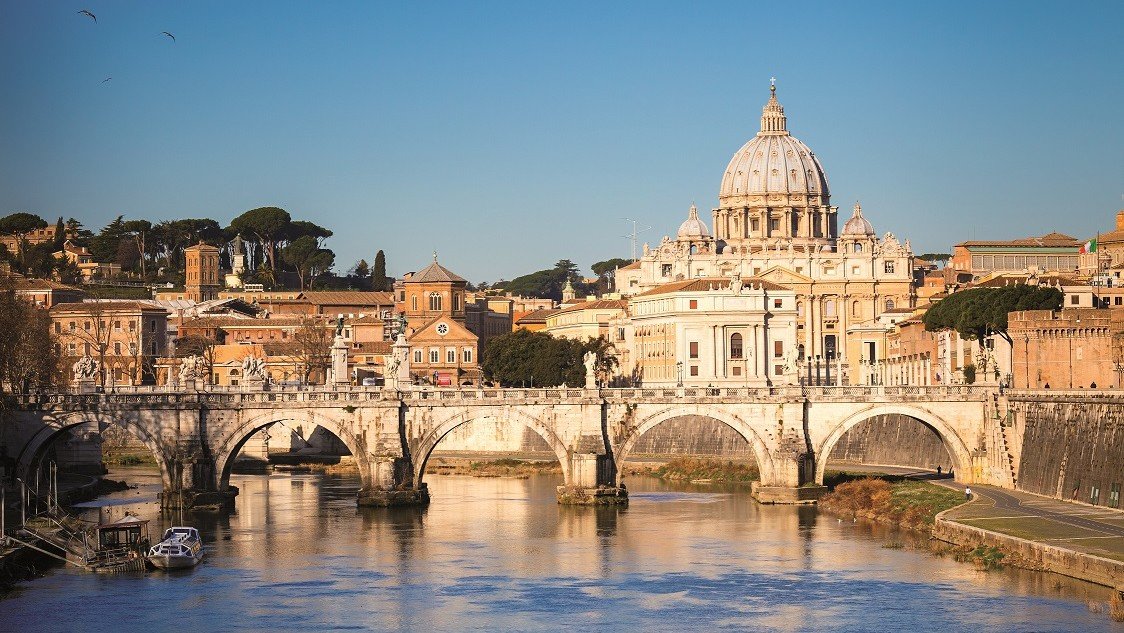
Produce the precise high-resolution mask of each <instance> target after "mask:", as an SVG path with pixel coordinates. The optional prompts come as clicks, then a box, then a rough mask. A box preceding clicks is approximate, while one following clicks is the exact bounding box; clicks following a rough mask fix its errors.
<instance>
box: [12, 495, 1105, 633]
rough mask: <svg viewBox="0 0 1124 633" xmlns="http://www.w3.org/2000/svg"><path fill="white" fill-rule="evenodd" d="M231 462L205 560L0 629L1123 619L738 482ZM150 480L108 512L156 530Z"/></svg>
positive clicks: (821, 625)
mask: <svg viewBox="0 0 1124 633" xmlns="http://www.w3.org/2000/svg"><path fill="white" fill-rule="evenodd" d="M134 475H135V473H134ZM131 479H134V480H135V477H131ZM234 479H235V481H234V482H233V483H235V484H236V485H238V486H239V487H240V488H241V490H242V494H241V495H240V496H239V497H238V502H237V503H238V512H237V514H235V515H233V516H231V517H229V518H227V519H221V520H215V519H211V520H210V521H208V520H206V519H196V520H195V524H196V525H198V526H200V527H201V528H202V531H203V536H204V539H205V542H206V544H207V546H206V551H207V558H206V560H205V561H204V562H203V564H202V565H200V566H199V567H198V568H197V569H194V570H191V571H187V572H179V573H174V574H167V573H155V572H154V573H149V574H147V575H143V576H139V575H134V576H128V575H126V576H100V575H94V574H88V573H84V572H79V571H72V570H70V569H64V568H57V569H54V570H53V571H52V572H51V573H50V574H49V575H48V576H47V577H45V578H40V579H37V580H34V581H32V582H29V583H25V584H24V585H22V586H21V588H20V589H19V590H17V591H16V592H14V593H12V594H10V595H9V596H8V597H7V598H6V599H4V600H0V630H4V631H28V632H30V631H113V632H115V633H123V632H130V631H143V632H146V633H151V632H153V631H162V630H176V631H187V630H194V631H200V632H202V631H239V630H246V631H298V630H299V631H318V630H325V631H336V630H367V631H383V630H444V631H454V630H573V629H577V628H581V629H586V630H608V629H614V630H622V631H623V630H639V629H647V630H652V631H657V630H658V631H671V630H698V631H703V630H718V629H732V630H744V629H753V630H757V631H892V630H908V631H912V632H921V631H939V632H941V633H948V632H953V631H1121V630H1124V627H1122V626H1121V625H1114V624H1113V623H1112V622H1111V621H1110V620H1109V619H1108V617H1107V616H1106V615H1105V614H1103V613H1092V612H1090V611H1089V609H1088V608H1087V607H1086V602H1087V601H1089V600H1094V601H1101V602H1104V601H1106V600H1107V596H1108V592H1107V590H1103V589H1101V588H1098V587H1094V586H1092V585H1086V584H1084V583H1078V582H1076V581H1070V580H1066V579H1064V578H1060V577H1057V576H1052V575H1046V574H1034V573H1028V572H1014V571H1010V572H1007V571H1005V572H991V573H987V572H979V571H976V570H975V569H973V568H972V567H971V566H969V565H966V564H963V563H957V562H955V561H953V560H951V559H950V558H939V557H936V556H933V555H931V554H928V553H926V552H924V551H917V550H914V549H911V548H904V549H891V548H888V547H886V546H885V545H886V543H887V537H886V536H885V535H884V534H876V533H874V530H873V529H872V528H871V527H868V526H864V525H862V524H852V523H850V522H840V521H839V520H838V519H836V518H834V517H831V516H828V515H823V514H817V512H816V510H815V509H812V508H793V507H779V506H778V507H769V506H758V505H756V504H754V503H753V502H752V501H751V500H750V499H749V498H748V495H747V494H746V493H745V492H744V491H722V490H716V489H714V488H703V487H693V486H689V485H682V486H672V485H666V484H663V483H661V482H658V481H654V480H644V479H636V478H633V479H631V480H630V482H629V484H630V487H631V489H632V490H631V491H632V503H631V505H630V507H629V508H628V509H627V510H614V509H593V508H567V507H559V506H558V505H557V504H556V503H555V501H554V487H555V486H556V485H557V484H558V483H559V482H558V478H556V477H552V476H539V477H534V478H531V479H525V480H519V479H482V478H472V477H457V476H432V477H430V478H429V485H430V489H431V492H432V494H433V503H432V505H430V507H429V508H427V509H425V510H421V511H403V510H396V511H389V510H368V509H357V508H356V507H355V491H356V487H357V484H358V482H357V480H356V479H354V478H348V477H329V476H321V475H297V474H291V475H290V474H273V475H243V476H235V478H234ZM148 481H149V482H150V483H149V485H147V486H144V487H142V488H141V489H140V490H131V491H128V492H126V493H121V494H119V495H115V500H114V501H113V504H114V505H111V506H110V507H109V508H108V509H104V508H103V509H102V510H100V511H101V512H103V513H105V512H110V513H114V516H118V515H119V514H120V512H122V511H123V509H125V508H130V509H133V510H138V509H139V510H141V513H142V514H144V515H146V516H151V517H153V518H154V519H156V523H155V524H154V526H153V530H152V531H153V533H154V534H159V532H160V531H161V530H162V528H163V526H164V525H166V523H165V522H163V521H162V520H161V519H160V518H159V517H158V515H156V514H155V511H156V510H155V506H154V500H155V492H156V486H155V479H154V478H152V477H151V476H150V477H149V478H148ZM90 512H92V513H95V514H96V512H98V510H90ZM892 540H893V539H892Z"/></svg>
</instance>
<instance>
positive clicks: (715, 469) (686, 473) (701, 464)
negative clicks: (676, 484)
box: [631, 457, 761, 483]
mask: <svg viewBox="0 0 1124 633" xmlns="http://www.w3.org/2000/svg"><path fill="white" fill-rule="evenodd" d="M631 474H639V475H651V476H653V477H659V478H660V479H667V480H669V481H712V482H718V483H749V482H751V481H757V480H758V479H760V478H761V473H760V472H759V471H758V470H757V464H753V463H743V462H733V461H729V460H727V461H722V460H719V459H705V458H699V457H680V458H676V459H673V460H671V461H669V462H667V463H666V464H664V465H662V466H659V467H658V468H639V469H635V470H632V471H631Z"/></svg>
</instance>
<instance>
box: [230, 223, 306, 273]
mask: <svg viewBox="0 0 1124 633" xmlns="http://www.w3.org/2000/svg"><path fill="white" fill-rule="evenodd" d="M292 221H293V218H292V217H291V216H290V215H289V212H288V211H286V210H284V209H280V208H277V207H259V208H257V209H250V210H249V211H247V212H245V213H243V214H242V215H240V216H238V217H236V218H234V219H233V220H231V221H230V226H231V228H233V229H234V230H235V231H237V232H238V233H240V234H241V235H242V236H248V235H252V236H254V238H256V239H257V242H258V244H260V245H261V246H262V248H263V249H264V250H265V257H266V263H267V265H268V266H269V268H270V270H272V271H273V272H274V273H276V272H277V257H276V253H277V251H276V248H277V244H278V242H281V241H284V240H285V239H286V237H287V235H288V234H287V231H289V224H290V223H292Z"/></svg>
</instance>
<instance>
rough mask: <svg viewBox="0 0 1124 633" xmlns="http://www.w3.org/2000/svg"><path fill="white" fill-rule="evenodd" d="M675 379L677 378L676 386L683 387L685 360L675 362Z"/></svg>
mask: <svg viewBox="0 0 1124 633" xmlns="http://www.w3.org/2000/svg"><path fill="white" fill-rule="evenodd" d="M675 379H676V386H679V387H682V386H683V361H681V360H680V361H676V362H675Z"/></svg>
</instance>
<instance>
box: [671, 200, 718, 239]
mask: <svg viewBox="0 0 1124 633" xmlns="http://www.w3.org/2000/svg"><path fill="white" fill-rule="evenodd" d="M676 237H679V238H680V239H692V238H702V237H710V230H709V229H707V228H706V223H705V222H703V221H702V220H700V219H699V209H698V207H696V206H695V205H693V204H692V205H691V211H690V212H689V213H688V214H687V220H686V221H685V222H683V224H680V225H679V232H678V233H676Z"/></svg>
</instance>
